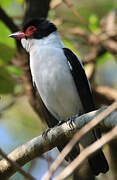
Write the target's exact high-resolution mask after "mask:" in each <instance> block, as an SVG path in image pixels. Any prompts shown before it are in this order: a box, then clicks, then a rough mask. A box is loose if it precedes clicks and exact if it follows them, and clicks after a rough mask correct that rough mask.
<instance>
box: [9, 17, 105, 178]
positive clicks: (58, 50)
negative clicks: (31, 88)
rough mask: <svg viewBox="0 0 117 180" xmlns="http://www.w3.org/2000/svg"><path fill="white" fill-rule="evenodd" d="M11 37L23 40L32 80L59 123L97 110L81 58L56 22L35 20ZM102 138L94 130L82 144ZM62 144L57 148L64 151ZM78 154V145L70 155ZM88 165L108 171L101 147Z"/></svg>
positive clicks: (50, 124) (98, 169) (100, 170)
mask: <svg viewBox="0 0 117 180" xmlns="http://www.w3.org/2000/svg"><path fill="white" fill-rule="evenodd" d="M9 37H12V38H17V39H19V40H21V43H22V46H23V47H24V48H25V49H26V51H27V52H29V55H30V69H31V74H32V79H33V82H34V83H35V85H36V87H37V89H38V92H39V94H40V96H41V98H42V101H43V103H44V104H45V106H46V108H47V109H48V111H49V112H50V113H51V114H52V115H53V116H54V117H55V118H56V119H57V121H58V122H59V121H66V120H68V118H69V117H72V116H75V115H76V114H81V113H82V114H83V113H87V112H89V111H92V110H94V109H95V107H94V103H93V99H92V93H91V89H90V85H89V82H88V80H87V77H86V74H85V71H84V68H83V66H82V64H81V62H80V60H79V59H78V57H77V56H76V55H75V54H74V53H73V52H72V51H71V50H70V49H67V48H66V47H64V45H63V44H62V42H61V39H60V36H59V34H58V31H57V28H56V26H55V25H54V24H53V23H51V22H49V21H47V20H45V19H32V20H30V21H29V22H28V23H26V24H25V25H24V27H23V30H22V31H19V32H16V33H13V34H11V35H10V36H9ZM57 121H55V122H47V123H48V126H49V127H50V128H51V127H53V126H55V125H56V124H57ZM99 137H100V133H99V132H98V130H97V129H95V130H93V131H91V132H89V133H87V134H86V135H85V136H84V138H82V140H81V141H80V143H81V144H82V145H83V146H84V147H86V146H88V145H89V144H91V143H93V142H94V141H96V140H97V138H99ZM63 146H64V145H63ZM63 146H59V147H58V148H59V149H60V150H61V149H62V148H63ZM78 153H79V150H78V149H77V147H76V146H75V147H74V148H73V150H72V152H71V153H70V154H69V157H70V158H71V159H72V160H73V159H74V158H75V157H76V156H77V154H78ZM89 164H90V167H91V169H92V172H93V174H94V175H98V174H99V173H100V172H102V173H106V172H107V171H108V163H107V161H106V159H105V156H104V154H103V152H102V151H101V150H99V151H98V152H96V153H95V154H94V155H92V157H90V158H89Z"/></svg>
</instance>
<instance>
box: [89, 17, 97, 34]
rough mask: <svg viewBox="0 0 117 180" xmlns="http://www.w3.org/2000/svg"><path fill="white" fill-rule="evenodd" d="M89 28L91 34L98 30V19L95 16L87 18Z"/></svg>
mask: <svg viewBox="0 0 117 180" xmlns="http://www.w3.org/2000/svg"><path fill="white" fill-rule="evenodd" d="M89 27H90V29H91V30H92V31H93V32H95V31H97V30H98V29H99V19H98V16H97V15H96V14H92V15H91V16H90V17H89Z"/></svg>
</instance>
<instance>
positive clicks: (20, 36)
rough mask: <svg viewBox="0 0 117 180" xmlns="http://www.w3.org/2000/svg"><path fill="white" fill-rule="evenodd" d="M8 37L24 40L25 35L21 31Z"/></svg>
mask: <svg viewBox="0 0 117 180" xmlns="http://www.w3.org/2000/svg"><path fill="white" fill-rule="evenodd" d="M8 37H11V38H14V39H19V40H20V39H22V38H25V33H24V32H23V31H18V32H15V33H12V34H10V35H9V36H8Z"/></svg>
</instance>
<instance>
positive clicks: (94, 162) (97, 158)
mask: <svg viewBox="0 0 117 180" xmlns="http://www.w3.org/2000/svg"><path fill="white" fill-rule="evenodd" d="M89 164H90V167H91V170H92V172H93V174H94V175H96V176H97V175H98V174H99V173H106V172H107V171H108V170H109V166H108V162H107V160H106V158H105V156H104V153H103V152H102V150H99V151H98V152H97V153H96V154H95V155H94V156H92V157H90V158H89Z"/></svg>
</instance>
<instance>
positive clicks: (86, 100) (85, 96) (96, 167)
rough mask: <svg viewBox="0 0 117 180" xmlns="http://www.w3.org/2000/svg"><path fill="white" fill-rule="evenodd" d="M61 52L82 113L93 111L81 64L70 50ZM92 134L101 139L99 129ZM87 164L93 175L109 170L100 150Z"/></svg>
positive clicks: (88, 87)
mask: <svg viewBox="0 0 117 180" xmlns="http://www.w3.org/2000/svg"><path fill="white" fill-rule="evenodd" d="M63 51H64V54H65V56H66V58H67V60H68V62H69V64H70V66H71V68H70V70H71V74H72V76H73V79H74V82H75V85H76V88H77V92H78V94H79V96H80V99H81V102H82V105H83V108H84V112H85V113H87V112H90V111H93V110H95V105H94V102H93V97H92V92H91V89H90V86H89V83H88V79H87V77H86V74H85V71H84V68H83V66H82V64H81V62H80V61H79V59H78V58H77V56H76V55H75V54H74V53H73V52H72V51H71V50H69V49H67V48H63ZM93 134H94V137H95V141H96V140H97V139H98V138H100V137H101V133H100V130H99V128H94V130H93ZM89 164H90V166H91V169H92V172H93V174H94V175H98V174H99V173H100V172H102V173H106V172H107V171H108V170H109V166H108V163H107V160H106V158H105V156H104V154H103V152H102V150H99V151H98V152H97V153H95V155H93V156H92V157H91V158H89Z"/></svg>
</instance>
